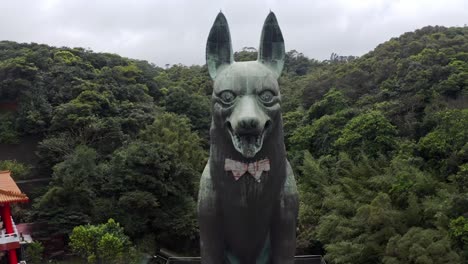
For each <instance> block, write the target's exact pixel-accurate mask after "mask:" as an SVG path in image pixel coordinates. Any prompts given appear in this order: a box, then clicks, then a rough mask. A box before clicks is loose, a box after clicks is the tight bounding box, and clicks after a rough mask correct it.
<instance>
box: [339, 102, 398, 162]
mask: <svg viewBox="0 0 468 264" xmlns="http://www.w3.org/2000/svg"><path fill="white" fill-rule="evenodd" d="M396 134H397V130H396V128H395V126H393V125H392V124H391V123H390V122H389V121H388V120H387V118H385V116H384V115H383V114H382V113H381V112H379V111H369V112H365V113H363V114H361V115H358V116H356V117H354V118H353V119H351V120H350V121H349V122H348V123H347V124H346V126H345V127H344V129H343V133H342V134H341V136H340V137H339V138H338V139H337V140H336V142H335V144H336V147H338V148H339V149H342V150H344V151H347V152H348V153H350V154H354V155H356V154H357V153H359V151H364V152H365V153H368V154H369V155H371V156H374V157H375V156H378V155H379V154H386V153H387V152H389V151H391V150H394V149H395V142H396Z"/></svg>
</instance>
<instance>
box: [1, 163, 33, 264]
mask: <svg viewBox="0 0 468 264" xmlns="http://www.w3.org/2000/svg"><path fill="white" fill-rule="evenodd" d="M28 201H29V198H28V197H27V196H26V194H24V193H22V192H21V190H20V189H19V188H18V186H17V185H16V183H15V181H14V180H13V178H11V175H10V172H9V171H0V255H3V256H5V255H7V256H8V260H9V264H18V257H17V255H16V254H17V252H16V250H17V249H18V248H20V242H21V240H22V239H21V238H20V236H21V234H19V233H18V229H17V228H16V225H15V222H14V221H13V217H12V216H11V210H10V204H11V203H21V202H28ZM1 258H2V257H1V256H0V259H1Z"/></svg>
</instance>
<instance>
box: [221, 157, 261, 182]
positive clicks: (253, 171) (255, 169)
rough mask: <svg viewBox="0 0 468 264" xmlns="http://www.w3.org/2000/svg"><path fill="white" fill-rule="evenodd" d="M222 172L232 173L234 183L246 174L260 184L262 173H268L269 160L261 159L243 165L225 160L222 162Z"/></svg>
mask: <svg viewBox="0 0 468 264" xmlns="http://www.w3.org/2000/svg"><path fill="white" fill-rule="evenodd" d="M224 170H225V171H232V175H233V176H234V179H235V180H236V181H237V180H239V178H240V177H242V176H243V175H244V174H245V173H247V172H248V173H249V174H250V175H252V176H253V177H254V178H255V180H257V181H258V182H260V177H261V176H262V173H263V172H264V171H270V160H269V159H263V160H259V161H255V162H252V163H243V162H240V161H236V160H232V159H226V160H225V161H224Z"/></svg>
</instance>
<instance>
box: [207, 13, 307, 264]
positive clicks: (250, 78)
mask: <svg viewBox="0 0 468 264" xmlns="http://www.w3.org/2000/svg"><path fill="white" fill-rule="evenodd" d="M284 56H285V48H284V40H283V35H282V34H281V30H280V28H279V26H278V22H277V20H276V17H275V15H274V14H273V13H272V12H270V14H269V15H268V17H267V18H266V20H265V24H264V26H263V31H262V36H261V40H260V49H259V52H258V60H257V61H248V62H234V59H233V53H232V46H231V36H230V33H229V27H228V24H227V21H226V18H225V16H224V15H223V14H222V13H219V14H218V16H217V17H216V20H215V22H214V24H213V27H212V28H211V31H210V35H209V37H208V43H207V46H206V60H207V64H208V70H209V73H210V75H211V77H212V79H213V80H214V87H213V95H212V114H213V119H212V123H211V130H210V137H211V147H210V158H209V161H208V164H207V165H206V167H205V170H204V171H203V175H202V177H201V182H200V191H199V197H198V217H199V224H200V248H201V259H202V263H203V264H222V263H227V264H267V263H268V264H270V263H273V264H288V263H293V262H294V253H295V248H296V222H297V214H298V195H297V188H296V182H295V180H294V175H293V173H292V169H291V166H290V165H289V162H288V161H287V160H286V150H285V146H284V139H283V122H282V117H281V112H280V100H281V95H280V90H279V86H278V81H277V79H278V78H279V76H280V74H281V71H282V69H283V64H284Z"/></svg>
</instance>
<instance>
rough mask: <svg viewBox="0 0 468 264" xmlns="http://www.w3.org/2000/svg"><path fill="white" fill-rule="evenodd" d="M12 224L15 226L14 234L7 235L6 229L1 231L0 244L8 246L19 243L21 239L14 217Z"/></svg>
mask: <svg viewBox="0 0 468 264" xmlns="http://www.w3.org/2000/svg"><path fill="white" fill-rule="evenodd" d="M11 223H12V224H13V233H8V234H6V233H5V229H2V230H0V244H7V243H12V242H19V241H20V238H19V235H18V229H16V225H15V222H14V221H13V217H12V218H11Z"/></svg>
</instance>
